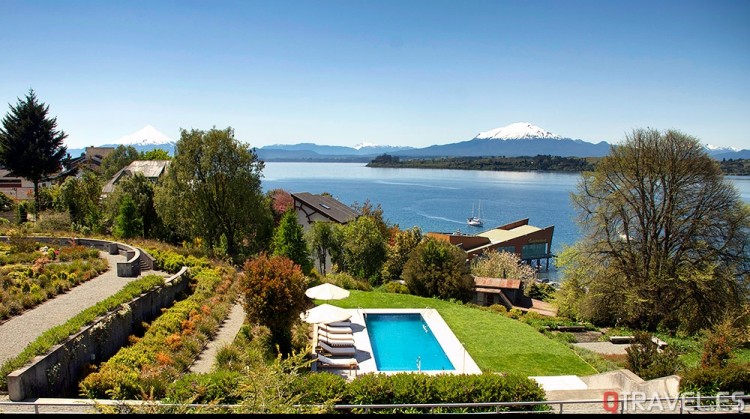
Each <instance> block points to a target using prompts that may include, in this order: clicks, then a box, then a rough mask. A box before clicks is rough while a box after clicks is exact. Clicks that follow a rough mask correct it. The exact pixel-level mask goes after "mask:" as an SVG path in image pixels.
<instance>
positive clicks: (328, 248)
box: [305, 221, 341, 276]
mask: <svg viewBox="0 0 750 419" xmlns="http://www.w3.org/2000/svg"><path fill="white" fill-rule="evenodd" d="M337 237H338V236H337V235H336V226H335V225H334V224H333V223H331V222H328V221H315V222H314V223H312V225H310V229H309V230H307V232H306V233H305V240H306V241H307V244H308V247H309V249H310V253H311V254H312V255H313V256H314V258H315V260H316V261H317V262H318V272H320V273H321V274H322V275H323V276H325V275H326V274H327V273H328V272H327V271H328V269H327V267H326V266H327V263H326V261H327V259H328V257H329V255H331V260H336V259H339V260H340V259H341V258H340V257H338V258H336V256H335V255H339V254H340V253H341V243H340V242H339V241H338V240H337Z"/></svg>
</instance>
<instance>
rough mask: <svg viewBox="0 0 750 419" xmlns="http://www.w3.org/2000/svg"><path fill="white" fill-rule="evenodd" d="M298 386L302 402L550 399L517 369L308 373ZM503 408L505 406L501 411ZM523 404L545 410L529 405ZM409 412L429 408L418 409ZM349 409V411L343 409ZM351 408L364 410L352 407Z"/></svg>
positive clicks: (456, 410)
mask: <svg viewBox="0 0 750 419" xmlns="http://www.w3.org/2000/svg"><path fill="white" fill-rule="evenodd" d="M296 384H297V388H296V389H295V391H296V392H298V393H299V394H300V396H301V397H300V403H301V404H331V403H336V404H400V403H404V404H435V403H483V402H487V403H490V402H511V401H516V402H520V401H542V400H545V395H544V390H543V389H542V388H541V387H540V386H539V384H537V383H536V382H535V381H533V380H531V379H529V378H527V377H524V376H521V375H516V374H495V373H484V374H474V375H472V374H461V375H456V374H439V375H428V374H417V373H397V374H363V375H361V376H359V377H357V378H356V379H354V380H352V381H351V382H346V381H345V380H344V379H343V378H342V377H339V376H335V375H333V374H328V373H325V372H323V373H317V374H307V375H303V376H302V377H301V378H300V380H298V382H297V383H296ZM502 410H504V409H503V408H500V411H502ZM520 410H544V408H542V407H535V406H527V407H526V408H520ZM377 412H378V413H405V409H403V408H396V409H385V410H378V411H377ZM408 412H413V413H416V412H422V413H429V411H420V410H419V409H416V410H415V409H410V410H408ZM438 412H439V413H469V412H473V413H477V412H495V407H489V408H481V407H480V408H471V409H467V408H440V409H437V410H436V411H434V412H433V413H438ZM344 413H346V411H345V412H344ZM348 413H364V411H362V410H361V409H356V408H355V409H352V410H351V411H350V412H348Z"/></svg>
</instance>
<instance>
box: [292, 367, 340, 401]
mask: <svg viewBox="0 0 750 419" xmlns="http://www.w3.org/2000/svg"><path fill="white" fill-rule="evenodd" d="M345 389H346V379H344V378H343V377H341V376H338V375H336V374H332V373H329V372H319V373H309V374H304V375H302V376H301V377H299V379H298V380H297V381H296V382H295V389H294V391H295V393H297V394H300V403H303V404H327V403H339V402H341V400H342V397H343V395H344V391H345Z"/></svg>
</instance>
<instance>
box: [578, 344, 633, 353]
mask: <svg viewBox="0 0 750 419" xmlns="http://www.w3.org/2000/svg"><path fill="white" fill-rule="evenodd" d="M574 345H576V346H580V347H581V348H586V349H588V350H590V351H594V352H597V353H600V354H603V355H626V354H627V352H625V349H627V348H629V347H630V344H629V343H619V344H615V343H612V342H583V343H574Z"/></svg>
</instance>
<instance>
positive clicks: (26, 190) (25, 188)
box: [0, 167, 51, 201]
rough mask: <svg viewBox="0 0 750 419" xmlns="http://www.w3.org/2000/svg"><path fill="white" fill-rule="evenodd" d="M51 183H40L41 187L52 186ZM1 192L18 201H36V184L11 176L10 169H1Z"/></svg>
mask: <svg viewBox="0 0 750 419" xmlns="http://www.w3.org/2000/svg"><path fill="white" fill-rule="evenodd" d="M50 185H51V182H49V181H43V182H39V187H40V188H41V187H43V186H50ZM0 192H2V193H4V194H5V195H8V196H9V197H10V198H12V199H15V200H18V201H27V200H33V199H34V182H32V181H30V180H28V179H26V178H24V177H20V176H11V174H10V171H9V170H8V169H4V168H1V167H0Z"/></svg>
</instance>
